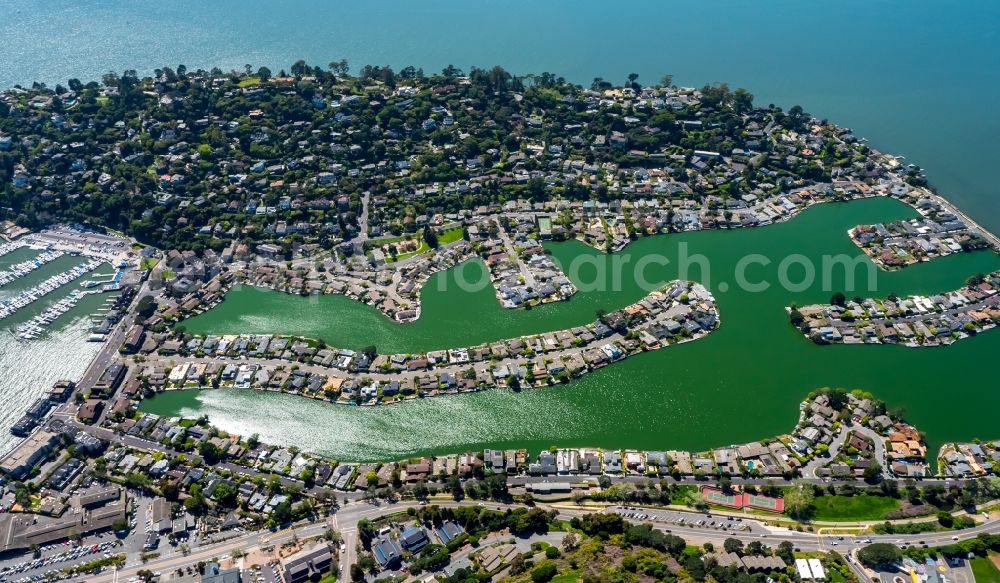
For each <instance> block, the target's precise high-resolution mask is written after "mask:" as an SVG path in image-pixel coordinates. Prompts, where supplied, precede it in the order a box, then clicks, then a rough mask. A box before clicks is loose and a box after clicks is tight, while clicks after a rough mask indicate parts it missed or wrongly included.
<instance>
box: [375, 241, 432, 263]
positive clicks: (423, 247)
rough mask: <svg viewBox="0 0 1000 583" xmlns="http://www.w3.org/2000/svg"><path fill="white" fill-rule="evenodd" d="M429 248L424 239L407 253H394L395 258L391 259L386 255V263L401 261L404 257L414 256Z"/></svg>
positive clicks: (425, 251)
mask: <svg viewBox="0 0 1000 583" xmlns="http://www.w3.org/2000/svg"><path fill="white" fill-rule="evenodd" d="M430 250H431V248H430V247H428V246H427V242H426V241H420V246H419V247H417V248H416V249H414V250H413V251H409V252H407V253H400V254H398V255H396V258H395V259H393V258H392V257H386V258H385V260H386V262H388V263H395V262H396V261H402V260H404V259H409V258H410V257H416V256H417V255H420V254H421V253H427V252H428V251H430Z"/></svg>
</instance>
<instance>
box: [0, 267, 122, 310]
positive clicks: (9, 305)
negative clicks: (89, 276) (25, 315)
mask: <svg viewBox="0 0 1000 583" xmlns="http://www.w3.org/2000/svg"><path fill="white" fill-rule="evenodd" d="M102 263H103V261H101V260H99V259H92V260H90V261H87V262H85V263H81V264H79V265H77V266H76V267H74V268H72V269H70V270H69V271H66V272H64V273H60V274H59V275H54V276H52V277H50V278H48V279H46V280H45V281H43V282H42V283H40V284H38V285H37V286H35V287H33V288H31V289H28V290H25V291H23V292H21V293H19V294H18V295H17V296H15V297H13V298H11V299H9V300H4V301H3V302H0V320H2V319H4V318H6V317H8V316H11V315H13V314H14V313H16V312H17V311H18V310H20V309H22V308H24V307H26V306H28V305H30V304H33V303H34V302H36V301H38V300H39V299H41V298H43V297H45V296H47V295H49V294H50V293H52V292H54V291H56V290H57V289H59V288H61V287H62V286H64V285H66V284H68V283H70V282H71V281H74V280H75V279H77V278H78V277H80V276H81V275H84V274H86V273H90V272H91V271H93V270H95V269H97V268H98V267H99V266H100V265H101V264H102Z"/></svg>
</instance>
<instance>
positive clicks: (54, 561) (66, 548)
mask: <svg viewBox="0 0 1000 583" xmlns="http://www.w3.org/2000/svg"><path fill="white" fill-rule="evenodd" d="M39 553H40V554H39V556H38V558H33V557H30V556H28V557H26V556H24V555H22V556H21V557H17V558H15V559H11V560H10V561H6V562H4V563H2V564H0V580H3V581H11V582H16V583H27V582H28V581H38V580H40V579H43V578H47V577H48V578H55V577H56V576H57V575H59V574H60V573H61V572H62V571H63V570H65V569H68V568H70V567H74V566H77V565H83V564H85V563H89V562H91V561H96V560H98V559H102V558H110V557H111V556H113V555H115V554H120V553H121V542H120V541H119V540H118V539H116V538H114V537H113V536H112V535H110V534H106V535H104V536H98V537H88V539H87V540H86V541H85V542H84V543H83V544H79V545H78V544H75V543H71V542H70V541H65V542H63V543H61V544H50V545H45V546H44V547H41V548H40V549H39Z"/></svg>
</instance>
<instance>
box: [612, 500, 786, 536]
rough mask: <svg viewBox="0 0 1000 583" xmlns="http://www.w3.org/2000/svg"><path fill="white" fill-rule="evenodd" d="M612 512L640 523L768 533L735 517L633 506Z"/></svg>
mask: <svg viewBox="0 0 1000 583" xmlns="http://www.w3.org/2000/svg"><path fill="white" fill-rule="evenodd" d="M608 510H609V511H610V512H614V513H616V514H620V515H621V516H622V517H623V518H628V519H630V520H634V521H638V522H651V523H654V524H657V525H669V524H673V525H676V526H681V527H685V528H704V529H713V530H720V531H728V532H753V533H756V532H760V533H767V530H766V529H764V528H763V527H761V526H760V525H759V524H758V523H757V522H755V521H744V520H743V519H742V518H739V517H733V516H715V515H713V514H711V513H704V514H695V513H692V512H681V511H677V510H662V509H656V510H653V509H649V508H635V507H631V506H615V507H612V508H609V509H608Z"/></svg>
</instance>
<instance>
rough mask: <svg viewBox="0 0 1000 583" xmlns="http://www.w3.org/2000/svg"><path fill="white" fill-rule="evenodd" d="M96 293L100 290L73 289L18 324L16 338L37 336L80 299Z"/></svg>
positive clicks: (29, 338)
mask: <svg viewBox="0 0 1000 583" xmlns="http://www.w3.org/2000/svg"><path fill="white" fill-rule="evenodd" d="M97 293H101V292H99V291H97V290H90V291H82V290H73V292H72V293H70V294H69V295H68V296H66V297H65V298H63V299H61V300H59V301H58V302H56V303H55V304H54V305H52V306H49V307H48V308H46V309H45V310H44V311H43V312H42V313H41V314H38V315H37V316H35V317H34V318H32V319H30V320H28V321H27V322H25V323H24V324H21V325H20V326H18V327H17V332H16V333H17V337H18V339H19V340H34V339H35V338H38V337H39V336H41V335H42V334H43V333H44V332H45V329H46V328H48V327H49V326H50V325H51V324H52V323H53V322H55V321H56V318H58V317H59V316H62V315H63V314H65V313H66V312H68V311H70V310H71V309H73V308H74V307H75V306H76V304H77V303H78V302H79V301H80V300H81V299H83V298H85V297H86V296H89V295H92V294H97Z"/></svg>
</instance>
